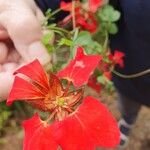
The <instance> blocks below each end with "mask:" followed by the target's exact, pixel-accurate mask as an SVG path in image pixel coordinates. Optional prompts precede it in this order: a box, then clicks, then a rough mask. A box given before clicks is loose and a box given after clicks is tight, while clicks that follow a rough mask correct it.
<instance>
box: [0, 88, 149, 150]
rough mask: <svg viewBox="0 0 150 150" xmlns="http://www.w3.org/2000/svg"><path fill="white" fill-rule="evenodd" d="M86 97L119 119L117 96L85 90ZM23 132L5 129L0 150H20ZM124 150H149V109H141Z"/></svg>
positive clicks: (0, 139)
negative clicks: (102, 104) (101, 103)
mask: <svg viewBox="0 0 150 150" xmlns="http://www.w3.org/2000/svg"><path fill="white" fill-rule="evenodd" d="M87 91H88V92H87V93H88V95H93V96H95V97H97V98H100V99H101V101H102V102H103V103H105V104H106V105H107V106H108V108H109V109H110V111H111V112H112V113H113V114H114V116H115V117H116V118H117V120H118V119H119V118H120V113H119V111H118V108H117V95H116V94H113V95H109V96H108V94H106V93H105V92H102V93H101V95H102V96H101V97H99V96H98V95H97V94H96V93H95V92H94V91H92V90H90V89H87ZM22 139H23V131H22V129H21V128H19V127H16V126H14V127H11V128H8V129H7V133H6V134H5V136H4V137H2V138H0V150H22ZM99 150H106V149H99ZM107 150H116V149H107ZM125 150H150V109H149V108H147V107H144V106H143V107H142V109H141V111H140V113H139V116H138V119H137V121H136V123H135V125H134V126H133V130H132V132H131V134H130V138H129V144H128V146H127V148H126V149H125Z"/></svg>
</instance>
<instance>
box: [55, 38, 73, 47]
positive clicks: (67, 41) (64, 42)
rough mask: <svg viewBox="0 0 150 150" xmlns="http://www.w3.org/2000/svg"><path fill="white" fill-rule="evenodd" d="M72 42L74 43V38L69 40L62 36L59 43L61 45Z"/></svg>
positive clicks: (68, 44)
mask: <svg viewBox="0 0 150 150" xmlns="http://www.w3.org/2000/svg"><path fill="white" fill-rule="evenodd" d="M72 44H73V42H72V40H69V39H66V38H61V40H60V41H59V43H58V45H60V46H62V45H66V46H72Z"/></svg>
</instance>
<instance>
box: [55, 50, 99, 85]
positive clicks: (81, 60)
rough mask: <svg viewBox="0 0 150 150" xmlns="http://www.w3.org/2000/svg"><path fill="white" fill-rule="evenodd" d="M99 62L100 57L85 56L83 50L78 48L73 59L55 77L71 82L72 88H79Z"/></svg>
mask: <svg viewBox="0 0 150 150" xmlns="http://www.w3.org/2000/svg"><path fill="white" fill-rule="evenodd" d="M100 60H101V56H100V55H85V54H84V53H83V48H82V47H79V48H78V49H77V54H76V57H75V59H73V60H71V61H70V63H69V64H68V65H67V66H66V67H65V68H64V69H62V70H61V71H60V72H58V74H57V75H58V77H60V78H65V79H67V80H70V81H72V82H73V84H74V86H76V87H80V86H82V85H83V84H84V83H86V82H87V81H88V79H89V76H90V75H91V73H92V72H93V71H94V69H95V68H96V66H97V65H98V63H99V61H100Z"/></svg>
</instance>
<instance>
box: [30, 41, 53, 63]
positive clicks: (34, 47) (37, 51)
mask: <svg viewBox="0 0 150 150" xmlns="http://www.w3.org/2000/svg"><path fill="white" fill-rule="evenodd" d="M28 56H29V57H30V61H32V60H34V59H38V60H39V61H40V63H41V64H42V65H45V64H47V63H49V62H50V61H51V56H50V55H49V54H48V52H47V50H46V48H45V47H44V45H43V44H42V43H41V42H40V41H36V42H33V43H32V44H30V46H29V48H28Z"/></svg>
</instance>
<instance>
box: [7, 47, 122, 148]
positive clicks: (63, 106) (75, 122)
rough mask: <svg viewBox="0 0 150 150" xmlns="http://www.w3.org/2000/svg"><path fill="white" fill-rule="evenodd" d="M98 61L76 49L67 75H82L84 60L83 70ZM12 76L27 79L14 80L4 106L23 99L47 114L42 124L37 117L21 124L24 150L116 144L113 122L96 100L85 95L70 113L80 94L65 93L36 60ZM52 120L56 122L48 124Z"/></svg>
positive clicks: (57, 81)
mask: <svg viewBox="0 0 150 150" xmlns="http://www.w3.org/2000/svg"><path fill="white" fill-rule="evenodd" d="M87 58H88V59H87ZM100 58H101V57H100V56H95V55H93V56H86V55H84V54H83V49H82V48H79V49H78V53H77V56H76V59H75V60H73V61H72V63H73V65H70V71H71V73H70V75H71V74H72V75H74V74H75V72H74V70H75V71H79V72H80V71H81V75H82V76H84V75H85V73H83V72H82V69H81V68H82V66H83V67H85V66H84V65H87V61H88V60H89V61H90V60H91V61H90V64H88V66H87V68H89V69H90V70H91V71H92V70H93V68H94V67H95V66H96V64H97V63H98V61H99V59H100ZM93 59H94V61H93ZM95 60H97V62H96V61H95ZM84 63H85V64H84ZM91 64H92V67H91ZM76 67H77V68H78V69H77V68H76ZM80 67H81V68H80ZM71 68H72V70H71ZM87 68H86V69H85V68H84V69H83V71H85V72H86V73H87ZM91 71H90V72H91ZM79 72H77V74H78V73H79ZM90 72H88V73H87V74H88V75H87V74H86V76H89V73H90ZM15 73H21V74H24V75H25V76H27V77H29V78H28V79H26V80H25V79H22V78H20V77H17V76H16V77H15V81H14V84H13V87H12V90H11V93H10V95H9V98H8V100H7V104H11V103H12V102H13V101H15V100H25V101H26V102H28V103H31V104H32V105H33V106H35V107H37V108H39V109H41V110H44V111H48V112H51V114H50V116H49V118H48V119H47V120H46V121H42V120H40V118H39V116H38V115H37V114H36V115H35V116H34V117H32V118H31V119H29V120H27V121H24V123H23V127H24V130H25V139H24V150H34V149H36V150H43V149H44V150H49V149H51V150H57V149H58V147H61V148H62V149H63V150H88V149H89V150H94V148H95V147H96V146H102V147H114V146H116V145H117V144H118V143H119V129H118V127H117V123H116V121H115V119H114V118H113V116H112V115H111V114H110V113H109V111H108V110H107V108H106V107H105V106H104V105H102V104H101V103H100V102H99V101H98V100H96V99H94V98H93V97H90V96H88V97H86V98H85V99H84V100H83V103H82V104H81V105H80V106H79V107H78V109H77V110H76V111H74V109H73V108H72V107H73V106H74V105H75V104H76V103H77V102H78V100H79V99H80V98H81V96H82V91H75V92H68V88H66V89H63V87H62V85H61V83H60V80H59V79H58V78H57V77H56V76H55V75H53V74H50V77H48V76H47V74H46V73H45V72H44V70H43V68H42V66H41V65H40V63H39V62H38V60H35V61H33V62H32V63H30V64H28V65H25V66H23V67H21V68H20V69H18V70H17V71H16V72H15ZM82 76H78V77H82ZM69 77H70V76H69ZM74 77H75V76H74ZM79 79H80V78H79ZM81 80H82V81H84V80H83V79H81ZM79 83H81V82H79ZM52 118H54V119H55V120H59V121H55V122H54V123H52V124H49V121H50V120H51V119H52Z"/></svg>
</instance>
